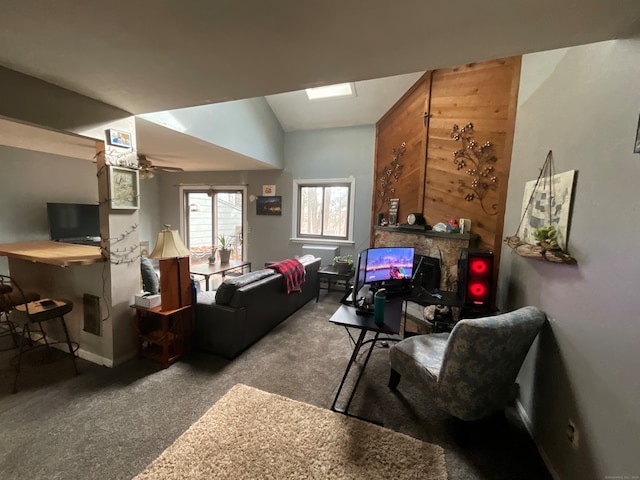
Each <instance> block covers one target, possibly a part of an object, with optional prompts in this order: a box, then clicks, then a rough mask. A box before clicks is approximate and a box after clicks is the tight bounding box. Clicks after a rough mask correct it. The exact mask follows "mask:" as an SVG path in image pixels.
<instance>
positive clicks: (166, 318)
mask: <svg viewBox="0 0 640 480" xmlns="http://www.w3.org/2000/svg"><path fill="white" fill-rule="evenodd" d="M131 308H134V309H135V310H136V334H137V335H138V355H139V356H140V357H145V358H150V359H151V360H154V361H156V362H159V363H160V364H161V365H162V368H167V367H168V366H169V365H171V364H172V363H173V362H175V361H176V360H178V359H179V358H180V357H182V355H184V354H185V353H186V352H188V351H189V350H190V348H191V331H192V324H191V305H186V306H184V307H180V308H177V309H175V310H164V311H163V310H162V307H161V306H157V307H152V308H146V307H141V306H139V305H131Z"/></svg>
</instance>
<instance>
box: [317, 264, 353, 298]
mask: <svg viewBox="0 0 640 480" xmlns="http://www.w3.org/2000/svg"><path fill="white" fill-rule="evenodd" d="M353 274H354V270H353V269H351V271H349V272H347V273H338V269H337V268H336V267H335V265H327V266H325V267H320V268H319V269H318V295H317V296H316V303H318V300H320V280H322V278H323V277H324V278H326V279H327V291H328V292H330V291H331V282H332V281H333V280H344V293H348V292H349V290H350V288H351V285H349V280H351V279H352V278H353Z"/></svg>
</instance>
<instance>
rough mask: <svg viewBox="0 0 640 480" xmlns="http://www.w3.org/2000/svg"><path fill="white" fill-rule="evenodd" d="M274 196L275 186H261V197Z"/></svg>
mask: <svg viewBox="0 0 640 480" xmlns="http://www.w3.org/2000/svg"><path fill="white" fill-rule="evenodd" d="M275 194H276V186H275V185H262V196H263V197H273V196H274V195H275Z"/></svg>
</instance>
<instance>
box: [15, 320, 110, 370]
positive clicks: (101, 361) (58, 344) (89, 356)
mask: <svg viewBox="0 0 640 480" xmlns="http://www.w3.org/2000/svg"><path fill="white" fill-rule="evenodd" d="M16 331H20V333H22V329H21V328H16ZM29 338H30V339H31V341H32V342H33V343H38V344H40V345H45V342H44V339H43V338H42V336H41V334H40V332H32V331H31V330H29ZM47 341H48V342H49V343H50V344H51V345H50V346H51V347H53V348H57V349H58V350H61V351H63V352H68V351H69V348H68V347H67V342H66V341H60V340H58V339H57V338H56V337H53V336H51V335H47ZM71 343H72V344H73V341H72V342H71ZM76 343H77V342H76ZM76 353H77V355H78V357H79V358H82V359H83V360H87V361H89V362H91V363H95V364H97V365H104V366H105V367H109V368H113V360H111V359H109V358H106V357H103V356H101V355H98V354H95V353H92V352H89V351H87V350H84V349H82V348H80V347H79V346H78V350H76Z"/></svg>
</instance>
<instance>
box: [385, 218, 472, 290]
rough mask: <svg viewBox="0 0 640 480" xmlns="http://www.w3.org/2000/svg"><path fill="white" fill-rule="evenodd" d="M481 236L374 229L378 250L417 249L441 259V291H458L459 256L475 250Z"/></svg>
mask: <svg viewBox="0 0 640 480" xmlns="http://www.w3.org/2000/svg"><path fill="white" fill-rule="evenodd" d="M478 239H479V236H478V235H476V234H474V233H447V232H434V231H433V230H414V229H409V228H402V227H378V226H376V227H374V235H373V246H374V247H413V248H414V249H415V253H416V254H419V255H426V256H429V257H434V258H439V259H440V267H441V270H442V276H441V279H440V289H441V290H443V291H457V289H458V257H459V255H460V250H461V249H463V248H475V247H476V245H477V243H478Z"/></svg>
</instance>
